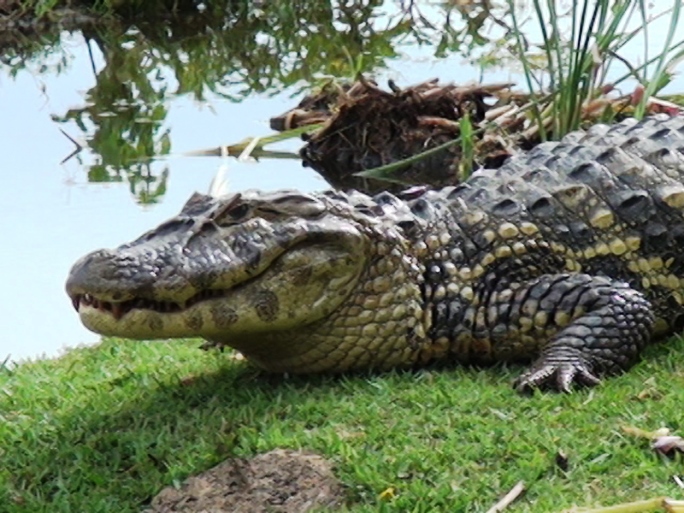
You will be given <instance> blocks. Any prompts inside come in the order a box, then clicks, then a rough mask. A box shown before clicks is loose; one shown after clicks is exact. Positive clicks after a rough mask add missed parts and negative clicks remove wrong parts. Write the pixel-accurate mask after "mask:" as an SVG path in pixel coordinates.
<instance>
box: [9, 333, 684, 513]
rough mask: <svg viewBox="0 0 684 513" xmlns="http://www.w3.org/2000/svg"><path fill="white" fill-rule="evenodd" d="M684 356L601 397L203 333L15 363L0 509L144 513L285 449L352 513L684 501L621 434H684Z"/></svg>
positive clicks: (646, 452)
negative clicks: (341, 371) (257, 354)
mask: <svg viewBox="0 0 684 513" xmlns="http://www.w3.org/2000/svg"><path fill="white" fill-rule="evenodd" d="M683 352H684V342H682V340H672V341H670V342H668V343H666V344H661V345H658V346H654V347H653V348H651V349H650V350H649V351H648V352H647V354H646V358H645V360H644V361H643V362H642V363H640V364H639V365H638V366H637V367H636V368H634V369H633V370H632V371H631V372H629V373H627V374H625V375H623V376H620V377H617V378H614V379H611V380H607V381H606V382H605V383H604V385H603V386H601V387H600V388H598V389H595V390H593V391H583V392H580V393H575V394H572V395H570V396H562V395H541V394H538V395H535V396H534V397H520V396H518V395H516V394H515V393H514V392H513V391H512V390H511V388H510V382H511V380H512V378H513V376H514V375H515V374H516V373H517V372H519V369H517V368H516V369H511V370H506V369H502V368H493V369H484V370H477V369H468V368H464V367H459V366H455V367H450V368H441V369H436V368H435V369H430V370H425V371H420V372H414V373H388V374H382V375H374V376H354V377H345V378H331V377H314V378H311V377H310V378H307V379H288V380H285V379H281V378H276V377H272V376H271V377H268V376H265V375H261V374H259V373H257V372H256V371H254V370H252V369H250V368H249V367H248V366H247V365H246V364H245V363H244V362H240V361H235V360H233V359H231V357H230V355H229V354H226V353H224V354H214V353H205V352H202V351H199V350H197V343H196V342H194V341H190V342H179V343H171V344H161V343H159V344H154V343H133V342H126V341H121V340H105V341H104V342H103V343H102V344H101V345H99V346H98V347H93V348H82V349H76V350H74V351H71V352H69V353H68V354H66V355H65V356H63V357H62V358H59V359H55V360H45V361H38V362H32V363H26V364H23V365H21V366H19V367H17V368H14V369H2V370H0V461H1V462H2V464H1V465H0V509H2V508H7V509H5V510H3V511H8V512H10V513H19V512H32V513H35V512H42V511H45V512H47V511H50V512H67V511H89V512H117V513H119V512H125V511H139V510H140V509H141V507H142V506H143V505H144V504H146V502H147V501H149V499H150V498H151V497H152V496H153V495H155V494H156V493H157V492H158V491H159V490H160V489H161V488H162V487H164V486H167V485H170V484H172V483H174V482H178V481H181V480H183V478H185V477H186V476H188V475H191V474H197V473H199V472H201V471H203V470H206V469H208V468H209V467H211V466H213V465H215V464H216V463H218V462H219V461H221V460H223V459H225V458H228V457H231V456H234V455H237V456H248V455H253V454H257V453H261V452H265V451H268V450H270V449H272V448H275V447H287V448H306V449H310V450H313V451H316V452H319V453H321V454H323V455H324V456H326V457H328V458H330V459H331V460H332V461H333V462H334V464H335V467H336V473H337V475H338V476H339V478H340V479H341V480H342V481H343V482H344V483H345V484H346V485H347V487H348V497H349V505H348V507H349V509H350V510H351V511H368V512H370V511H402V512H404V511H416V512H422V511H426V512H427V511H484V510H486V509H487V508H489V507H490V506H491V505H492V504H494V502H496V500H497V499H498V498H499V497H500V496H502V495H503V494H505V493H506V492H507V491H508V490H509V489H510V488H511V487H512V486H513V485H514V484H515V483H516V482H517V481H519V480H524V481H525V482H526V484H527V485H528V486H529V491H528V492H527V494H526V495H525V497H524V498H523V499H521V500H520V501H519V502H518V503H516V504H515V505H514V506H513V507H511V509H510V510H511V511H560V510H562V509H564V508H568V507H570V506H572V505H573V504H576V505H582V506H589V505H597V504H606V505H608V504H614V503H618V502H622V501H627V500H635V499H640V498H646V497H650V496H655V495H669V496H673V497H677V496H680V497H681V495H682V491H681V489H678V488H677V487H676V485H675V484H674V482H673V481H672V476H673V475H675V474H678V473H681V469H682V467H681V461H679V462H670V461H667V460H664V459H662V458H660V457H658V456H657V455H656V454H654V453H653V452H652V451H651V450H650V449H649V446H648V442H647V441H645V440H642V439H635V438H631V437H629V436H627V435H625V434H624V433H623V432H622V431H621V426H623V425H632V426H636V427H639V428H642V429H647V430H652V429H656V428H660V427H662V426H667V427H669V428H671V429H673V430H675V431H679V433H680V434H681V432H682V431H683V430H684V425H682V415H681V411H682V403H681V397H682V396H681V390H682V389H683V388H684V367H682V365H681V354H682V353H683ZM678 362H679V363H678ZM559 450H562V451H564V452H565V453H567V454H568V456H569V468H568V470H567V471H563V470H562V469H561V468H559V467H558V466H557V464H556V463H555V458H556V453H557V451H559ZM388 488H393V489H394V491H393V493H385V494H383V495H381V494H382V492H383V491H385V490H387V489H388Z"/></svg>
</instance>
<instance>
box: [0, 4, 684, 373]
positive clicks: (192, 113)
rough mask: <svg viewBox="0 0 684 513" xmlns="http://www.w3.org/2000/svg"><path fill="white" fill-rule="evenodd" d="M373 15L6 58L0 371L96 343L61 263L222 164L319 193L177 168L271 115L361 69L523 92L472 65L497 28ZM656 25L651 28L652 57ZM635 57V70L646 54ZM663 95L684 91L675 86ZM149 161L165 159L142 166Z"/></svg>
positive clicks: (154, 33)
mask: <svg viewBox="0 0 684 513" xmlns="http://www.w3.org/2000/svg"><path fill="white" fill-rule="evenodd" d="M371 4H372V5H370V6H369V5H368V3H363V5H361V4H359V6H356V7H352V8H350V9H346V10H345V9H337V10H335V9H332V10H331V9H330V7H329V6H325V4H324V3H322V2H316V3H314V4H312V5H315V7H311V8H309V9H304V7H306V6H304V7H302V9H303V12H299V13H292V12H289V11H288V12H276V13H271V12H269V13H266V12H263V11H259V10H258V9H253V12H251V13H250V14H249V15H244V16H242V17H240V16H237V15H236V16H235V17H229V18H230V19H227V20H224V23H225V24H226V25H227V27H226V26H225V25H224V26H212V25H211V24H210V23H206V20H204V21H202V20H200V21H197V20H190V22H189V23H188V26H184V27H181V28H178V27H173V28H169V27H167V26H160V27H147V26H144V27H138V28H131V27H125V28H120V27H119V28H111V27H110V28H107V29H93V28H90V29H87V30H84V31H83V32H72V33H67V32H63V33H56V34H52V35H49V36H46V38H45V40H44V41H41V42H39V43H37V42H26V43H25V44H24V43H20V44H17V46H16V48H14V49H12V50H10V51H9V53H8V55H7V56H5V58H4V59H3V60H4V62H5V64H4V65H0V112H2V114H3V115H2V117H0V141H1V147H2V150H3V151H2V173H3V187H2V188H0V210H1V214H2V218H3V221H2V228H3V231H2V237H3V240H4V243H3V245H2V248H3V251H1V252H0V269H2V275H1V278H2V283H3V291H4V293H3V294H2V295H1V296H0V312H2V315H1V316H0V333H2V337H1V338H0V362H1V361H2V360H4V359H5V358H6V357H7V356H11V358H12V359H15V360H20V359H24V358H33V357H38V356H42V355H45V356H55V355H57V354H59V352H60V351H61V350H62V349H63V348H65V347H70V346H76V345H79V344H84V343H85V344H90V343H94V342H96V341H97V340H98V338H99V337H98V336H97V335H95V334H93V333H90V332H89V331H87V330H86V329H85V328H84V327H83V326H82V325H81V324H80V322H79V320H78V316H77V315H76V313H75V312H74V311H73V309H72V307H71V304H70V301H69V299H68V297H67V296H66V294H65V293H64V282H65V279H66V277H67V273H68V271H69V268H70V267H71V265H72V264H73V263H74V262H75V261H76V260H77V259H78V258H79V257H81V256H82V255H84V254H85V253H87V252H89V251H91V250H94V249H97V248H101V247H113V246H117V245H119V244H121V243H123V242H126V241H128V240H130V239H133V238H135V237H137V236H138V235H140V234H141V233H142V232H143V231H145V230H147V229H149V228H151V227H153V226H155V225H157V224H158V223H160V222H161V221H163V220H164V219H166V218H168V217H170V216H172V215H174V214H175V213H177V211H178V210H179V209H180V207H181V206H182V205H183V203H184V202H185V200H186V199H187V198H188V197H189V196H190V194H191V193H192V192H193V191H201V192H206V191H207V190H208V187H209V184H210V182H211V180H212V178H213V177H214V176H215V174H216V172H217V169H218V168H219V166H221V165H227V166H228V169H229V171H228V181H229V189H230V190H231V191H238V190H242V189H247V188H259V189H278V188H297V189H300V190H303V191H313V190H320V189H325V188H326V187H327V184H326V183H325V182H324V181H323V180H322V179H321V178H320V177H319V176H318V175H316V174H315V173H314V172H312V171H311V170H308V169H305V168H302V167H301V165H300V162H299V161H298V160H268V159H265V160H261V161H260V162H258V163H251V162H238V161H237V160H234V159H231V160H221V159H219V158H216V157H188V156H183V153H185V152H188V151H193V150H201V149H206V148H214V147H217V146H219V145H225V144H231V143H235V142H237V141H240V140H242V139H244V138H245V137H247V136H254V135H266V134H269V133H270V129H269V127H268V120H269V118H270V117H271V116H274V115H277V114H280V113H282V112H284V111H286V110H288V109H290V108H292V107H294V106H295V105H296V103H297V102H298V101H299V100H300V99H301V97H302V96H303V92H302V91H303V90H304V88H305V87H306V86H308V85H309V84H311V83H313V82H317V81H319V82H320V80H321V79H322V78H324V77H325V76H336V77H345V76H347V77H351V76H353V74H354V71H363V72H364V73H365V74H368V75H372V76H374V77H375V78H376V80H377V81H378V83H380V84H381V85H383V86H384V85H385V84H386V81H387V79H389V78H391V79H393V80H395V81H396V82H397V83H398V84H399V85H401V86H407V85H411V84H414V83H417V82H420V81H423V80H426V79H429V78H433V77H439V78H440V80H441V81H443V82H450V81H454V82H459V83H463V82H467V81H471V80H476V81H480V80H481V81H483V82H496V81H507V80H511V79H512V80H513V81H516V82H518V83H519V84H520V87H521V89H522V88H523V87H524V84H523V82H522V81H521V80H520V77H519V75H517V72H518V70H517V69H516V68H515V66H514V65H513V64H511V63H510V62H509V63H504V64H505V65H504V66H501V67H495V66H491V65H490V66H489V67H487V68H485V69H484V70H483V69H482V68H481V66H480V65H478V58H481V59H480V61H485V60H487V59H486V58H485V57H486V56H487V52H488V51H489V50H488V49H487V46H486V45H484V46H480V43H482V42H487V40H488V39H492V40H496V39H497V38H500V37H501V35H502V31H501V30H502V29H501V28H500V27H498V26H497V25H496V24H493V23H491V22H488V21H486V20H485V21H484V22H482V20H480V19H479V18H477V16H476V15H477V12H475V11H468V12H466V11H464V12H463V13H461V12H459V11H455V10H454V9H453V8H452V11H453V12H450V19H449V22H448V23H449V26H450V27H451V30H450V31H448V32H445V31H444V30H443V29H442V28H443V27H444V26H445V23H447V22H446V21H445V19H446V14H445V11H444V9H445V7H442V6H441V4H435V5H431V4H426V6H425V7H421V12H420V14H421V16H422V17H423V21H422V22H421V23H422V24H421V23H418V22H416V19H417V15H416V14H415V13H412V14H413V16H414V18H413V19H409V18H407V17H406V16H405V15H402V14H401V10H400V9H399V6H398V5H397V4H395V3H394V2H385V3H384V4H383V3H382V2H376V3H371ZM376 4H377V5H376ZM273 9H274V10H277V9H280V8H279V7H274V8H273ZM288 16H290V17H291V19H290V18H288ZM466 16H467V17H468V18H467V19H468V20H470V21H469V22H467V20H466ZM473 19H475V20H476V21H473ZM297 20H298V21H297ZM418 25H420V26H418ZM293 26H298V27H300V28H299V29H298V30H293V29H292V27H293ZM664 27H665V29H663V30H652V32H651V44H653V46H654V47H658V45H662V43H661V41H660V39H662V38H664V32H666V25H664ZM469 30H470V32H469ZM497 30H498V32H497ZM475 33H478V34H482V36H481V37H482V38H484V40H483V41H480V42H477V38H475V37H473V34H475ZM457 48H458V50H459V52H456V49H457ZM633 52H634V56H635V60H636V61H638V58H639V56H641V50H640V49H639V48H638V47H637V48H634V49H633ZM465 55H470V56H471V58H470V60H466V59H465V57H464V56H465ZM361 56H362V57H361ZM624 57H626V58H627V59H630V55H624ZM668 90H669V91H670V92H675V91H676V92H681V91H682V90H684V82H683V81H682V80H681V79H678V81H676V82H674V83H673V84H672V85H671V86H670V87H669V88H668ZM61 130H63V131H64V132H66V133H67V134H69V135H70V136H71V137H73V138H74V139H75V140H76V141H78V142H79V143H80V144H82V145H83V146H84V150H83V151H81V152H80V153H78V154H77V155H75V156H72V157H71V158H69V159H68V160H66V161H65V162H63V163H62V161H63V159H65V158H66V157H67V156H68V155H69V154H70V153H71V152H72V151H73V150H74V148H75V147H74V144H73V143H72V142H71V141H70V140H69V139H68V138H67V137H66V136H65V135H63V134H62V132H61ZM300 145H301V143H300V142H299V141H290V142H288V143H284V144H281V145H279V146H278V147H277V149H284V150H289V151H292V152H296V151H297V150H298V148H299V146H300ZM152 155H162V156H163V157H164V158H161V159H158V160H154V161H152V162H149V161H143V160H141V159H142V158H143V157H149V156H152Z"/></svg>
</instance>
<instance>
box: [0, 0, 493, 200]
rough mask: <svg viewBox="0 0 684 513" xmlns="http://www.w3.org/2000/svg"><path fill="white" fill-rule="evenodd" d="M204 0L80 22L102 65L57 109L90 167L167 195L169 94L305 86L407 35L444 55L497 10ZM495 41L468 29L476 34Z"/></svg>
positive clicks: (378, 55)
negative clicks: (161, 161)
mask: <svg viewBox="0 0 684 513" xmlns="http://www.w3.org/2000/svg"><path fill="white" fill-rule="evenodd" d="M206 4H207V6H208V7H207V9H208V10H207V11H205V12H198V11H195V12H192V13H189V14H185V15H184V16H183V19H182V20H178V19H176V20H161V21H160V20H155V21H137V20H136V22H135V23H134V24H132V23H117V24H114V25H106V26H96V27H95V26H89V27H87V28H84V29H82V31H81V32H82V34H83V36H84V37H85V38H86V40H87V41H88V44H89V47H90V50H91V51H92V52H96V51H99V52H100V53H101V55H102V56H103V59H104V62H105V66H104V67H103V68H102V69H101V70H100V71H99V72H97V73H96V83H95V85H94V86H93V87H92V88H91V89H90V90H89V91H88V92H87V93H86V98H85V100H86V102H85V105H83V106H80V107H77V108H73V109H70V110H69V111H68V112H66V113H65V114H63V115H59V116H54V117H53V119H54V120H55V121H57V122H59V123H71V122H73V123H74V124H75V125H76V126H77V127H78V128H79V130H80V131H81V132H82V133H83V135H84V136H86V139H87V145H88V146H89V148H90V150H92V152H94V153H95V154H96V155H98V156H99V160H100V161H99V163H98V164H97V165H94V166H91V167H90V170H89V174H88V177H89V180H90V181H93V182H103V181H121V180H123V179H126V180H128V182H129V183H130V184H131V190H132V191H133V193H134V194H135V195H136V197H137V198H138V200H139V201H140V202H143V203H147V202H154V201H157V200H158V199H159V198H160V197H161V196H162V195H163V193H164V191H165V184H166V178H165V176H166V175H165V173H162V175H160V176H155V175H154V173H153V171H152V170H151V169H150V165H149V159H151V158H152V157H154V156H159V155H168V154H169V153H170V151H171V141H170V128H169V127H168V126H165V120H166V116H167V113H168V111H167V100H168V99H169V97H170V96H171V95H173V96H177V95H191V96H192V97H193V98H194V99H195V100H198V101H202V100H204V99H205V98H206V97H207V93H211V94H212V95H218V96H220V97H223V98H226V99H229V100H231V101H240V100H241V99H243V98H244V97H246V96H247V95H249V94H252V93H271V92H277V91H279V90H281V89H282V88H285V87H295V88H297V87H299V88H301V89H303V88H305V87H309V86H310V85H311V83H313V82H316V81H317V80H321V79H323V78H326V77H337V78H353V77H354V76H355V75H356V74H358V73H370V72H373V71H377V70H378V69H381V68H382V67H384V66H386V64H387V62H388V60H389V59H392V58H395V57H397V50H396V48H397V45H398V44H399V43H406V42H414V43H417V44H425V43H428V44H431V45H434V46H435V51H436V53H438V54H441V55H444V54H445V53H446V52H447V51H451V50H454V49H456V48H459V47H460V46H461V45H462V44H463V41H464V39H463V38H464V37H465V36H464V35H463V34H464V33H465V32H467V31H468V30H469V29H470V30H471V31H472V30H473V29H474V30H475V32H477V31H479V30H480V29H481V28H482V20H483V19H484V18H486V16H487V13H488V3H487V2H479V3H478V2H474V3H473V2H471V3H470V4H471V7H470V8H468V9H465V8H463V7H462V5H461V3H459V2H446V3H444V4H443V5H441V6H433V7H432V8H431V13H432V19H431V18H430V16H428V15H426V14H425V13H424V12H421V11H420V10H419V9H418V8H417V3H413V2H409V3H406V2H387V1H382V0H365V1H364V0H351V1H349V0H346V1H342V0H338V1H334V0H333V1H327V2H325V1H320V0H300V1H296V2H287V3H286V2H267V3H266V2H262V3H260V4H257V3H256V2H235V1H223V2H221V1H219V2H206ZM472 5H479V6H480V7H479V10H478V8H475V10H473V7H472ZM454 13H456V14H457V16H456V18H457V19H456V20H455V21H454V20H453V19H452V15H453V14H454ZM473 13H475V14H473ZM482 13H485V14H484V15H483V14H482ZM483 16H484V18H483ZM473 20H475V21H473ZM457 24H460V25H461V28H455V27H456V25H457ZM464 31H465V32H464ZM486 42H487V41H486V40H485V39H484V38H481V37H480V38H474V37H471V38H469V45H470V46H474V45H481V44H484V43H486ZM52 44H53V43H52ZM32 48H35V46H34V47H32ZM51 48H54V46H51ZM22 51H23V53H21V54H20V52H18V51H17V50H16V49H11V50H6V51H5V52H4V53H5V55H4V56H3V62H5V63H6V64H7V65H8V66H9V67H10V72H16V70H17V69H19V68H20V67H21V66H24V65H26V64H27V63H28V62H30V59H29V58H28V57H27V56H26V49H25V48H24V49H23V50H22ZM36 51H37V50H36ZM43 51H44V50H43ZM13 52H14V53H13ZM18 55H21V58H18V57H17V56H18ZM296 90H298V89H296Z"/></svg>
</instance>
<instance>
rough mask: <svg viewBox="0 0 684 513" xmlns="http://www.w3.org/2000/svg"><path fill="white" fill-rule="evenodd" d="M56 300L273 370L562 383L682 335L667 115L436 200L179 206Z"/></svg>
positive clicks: (603, 132) (680, 161)
mask: <svg viewBox="0 0 684 513" xmlns="http://www.w3.org/2000/svg"><path fill="white" fill-rule="evenodd" d="M66 289H67V292H68V294H69V296H70V297H71V300H72V301H73V305H74V307H75V308H76V310H77V311H78V313H79V315H80V318H81V320H82V322H83V324H85V326H86V327H87V328H89V329H90V330H93V331H95V332H97V333H101V334H103V335H112V336H119V337H126V338H132V339H160V338H163V339H167V338H180V337H202V338H204V339H206V340H207V341H208V342H207V344H208V345H210V346H218V347H223V346H230V347H232V348H235V349H237V350H239V351H240V352H241V353H243V355H244V356H245V357H246V358H247V359H248V360H250V361H252V362H253V363H255V364H256V365H257V366H260V367H262V368H264V369H267V370H269V371H275V372H288V373H310V372H341V371H348V370H354V369H388V368H391V367H398V366H414V365H420V364H424V363H426V362H429V361H431V360H435V359H438V358H452V359H455V360H458V361H461V362H471V363H477V364H487V363H492V362H497V361H529V362H531V365H530V366H529V367H528V368H527V369H526V370H524V371H523V372H522V374H521V376H520V377H519V378H518V379H517V380H516V382H515V386H516V387H517V388H518V389H520V390H529V389H532V388H552V389H557V390H561V391H569V390H571V389H572V388H573V386H574V385H575V384H578V385H596V384H597V383H599V380H600V378H601V377H602V376H606V375H611V374H615V373H618V372H620V371H624V370H626V369H628V368H629V367H630V366H632V365H633V364H634V363H635V362H636V360H637V359H638V356H639V354H640V352H641V351H642V349H643V348H644V346H645V345H646V344H647V343H649V342H650V341H651V340H655V339H657V338H658V337H663V336H665V335H667V334H671V333H675V332H677V331H679V330H680V329H681V328H682V327H683V326H684V306H683V305H684V116H675V117H667V116H656V117H651V118H646V119H645V120H643V121H640V122H637V121H636V120H634V119H628V120H625V121H622V122H620V123H617V124H615V125H610V126H608V125H595V126H593V127H591V128H590V129H588V130H587V131H577V132H573V133H571V134H569V135H567V136H566V137H564V138H563V139H562V140H561V141H560V142H546V143H542V144H540V145H538V146H537V147H535V148H534V149H532V150H531V151H529V152H527V153H524V154H520V155H515V156H513V157H511V158H510V159H509V160H508V162H507V163H506V164H505V165H503V166H502V167H501V168H499V169H496V170H493V169H483V170H479V171H477V172H475V173H474V174H472V175H471V177H470V178H469V179H467V180H466V181H465V182H463V183H461V184H459V185H456V186H452V187H446V188H444V189H441V190H428V189H424V188H414V189H409V190H406V191H405V192H403V193H401V194H398V195H392V194H390V193H387V192H385V193H381V194H378V195H375V196H373V197H370V196H368V195H365V194H362V193H360V192H356V191H351V192H348V193H343V192H338V191H327V192H322V193H317V194H303V193H299V192H296V191H277V192H272V193H266V192H250V191H247V192H241V193H236V194H231V195H227V196H225V197H220V198H214V197H211V196H206V195H201V194H197V193H196V194H195V195H193V196H192V197H191V198H190V199H189V201H188V202H187V204H186V205H185V206H184V207H183V209H182V211H181V212H180V214H178V215H177V216H176V217H173V218H172V219H170V220H168V221H166V222H164V223H163V224H161V225H160V226H158V227H157V228H155V229H153V230H152V231H149V232H147V233H145V234H144V235H142V236H141V237H140V238H138V239H137V240H135V241H133V242H131V243H128V244H124V245H122V246H120V247H118V248H117V249H113V250H108V249H107V250H99V251H95V252H93V253H90V254H89V255H86V256H85V257H83V258H82V259H81V260H79V261H78V262H77V263H76V264H75V265H74V266H73V268H72V269H71V274H70V275H69V278H68V281H67V284H66Z"/></svg>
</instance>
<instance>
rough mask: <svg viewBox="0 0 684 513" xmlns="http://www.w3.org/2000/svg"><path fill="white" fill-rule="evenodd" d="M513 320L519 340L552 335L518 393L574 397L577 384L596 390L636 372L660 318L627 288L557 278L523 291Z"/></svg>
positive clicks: (600, 280)
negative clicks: (604, 380) (610, 377)
mask: <svg viewBox="0 0 684 513" xmlns="http://www.w3.org/2000/svg"><path fill="white" fill-rule="evenodd" d="M497 296H498V295H497V294H493V295H492V296H490V298H492V299H494V300H495V301H496V299H495V298H496V297H497ZM509 300H511V299H509ZM492 306H496V305H491V304H490V305H489V308H488V309H489V311H492V310H491V307H492ZM499 306H501V305H499ZM508 321H509V323H510V325H512V326H518V334H519V336H522V335H521V332H527V337H528V338H529V337H530V336H531V337H535V338H539V339H543V338H548V337H549V336H550V338H549V339H548V342H547V343H546V344H545V345H543V347H542V348H541V352H540V354H539V356H538V358H537V359H536V361H535V362H534V363H533V364H532V365H531V366H530V367H529V368H528V369H527V370H525V371H524V372H523V373H522V375H521V376H520V377H519V378H518V379H517V380H516V381H515V384H514V386H515V388H516V389H517V390H518V391H527V390H530V389H533V388H549V387H550V388H554V389H556V390H559V391H563V392H569V391H570V387H571V384H572V383H573V382H577V383H580V384H583V385H587V386H593V385H596V384H598V383H599V381H600V380H599V376H600V375H602V374H616V373H618V372H620V371H623V370H626V369H628V368H629V367H631V366H632V365H633V364H634V363H635V361H636V359H637V357H638V355H639V352H640V351H641V350H642V348H643V347H644V346H645V345H646V344H647V343H648V342H649V341H650V339H651V335H652V331H653V325H654V323H655V317H654V314H653V311H652V308H651V304H650V302H649V301H648V300H647V299H646V298H645V297H644V296H643V295H642V294H641V293H640V292H638V291H636V290H634V289H633V288H631V287H630V286H629V285H627V284H626V283H623V282H619V281H615V280H611V279H609V278H605V277H600V276H591V275H587V274H552V275H543V276H540V277H538V278H536V279H534V280H531V281H529V282H526V283H525V284H521V285H519V286H518V288H517V290H516V291H515V295H514V298H513V299H512V306H511V308H510V310H509V312H508Z"/></svg>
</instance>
